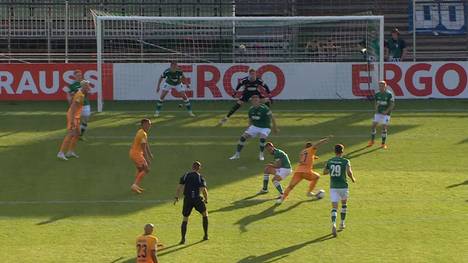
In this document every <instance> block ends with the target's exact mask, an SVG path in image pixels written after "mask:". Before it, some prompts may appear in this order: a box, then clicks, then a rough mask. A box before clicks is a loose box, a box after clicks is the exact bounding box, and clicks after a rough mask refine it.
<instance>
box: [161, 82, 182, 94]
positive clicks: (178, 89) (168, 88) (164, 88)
mask: <svg viewBox="0 0 468 263" xmlns="http://www.w3.org/2000/svg"><path fill="white" fill-rule="evenodd" d="M161 89H162V90H165V91H170V90H171V89H176V90H177V92H184V91H185V85H184V84H182V83H180V84H179V85H171V84H169V83H167V82H164V84H163V85H162V87H161Z"/></svg>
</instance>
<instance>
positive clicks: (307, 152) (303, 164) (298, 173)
mask: <svg viewBox="0 0 468 263" xmlns="http://www.w3.org/2000/svg"><path fill="white" fill-rule="evenodd" d="M332 137H333V135H329V136H327V137H324V138H322V139H320V140H318V141H316V142H307V143H306V145H305V148H304V149H303V150H302V151H301V154H300V156H299V165H298V166H297V167H296V169H295V170H294V175H293V178H292V179H291V181H290V182H289V185H288V187H286V190H285V191H284V194H283V197H282V198H281V199H280V200H278V203H281V202H283V201H284V200H286V198H287V197H288V196H289V193H290V192H291V191H292V190H293V189H294V187H296V185H297V184H298V183H300V182H301V181H302V179H305V180H307V181H309V182H310V183H309V189H308V190H307V196H309V197H312V196H316V195H315V193H313V192H312V191H313V190H314V188H315V186H316V185H317V182H318V180H319V179H320V174H319V173H317V172H315V171H313V170H312V168H313V165H314V160H315V159H318V157H317V156H316V155H315V154H316V152H317V150H318V148H319V147H320V146H322V145H323V144H325V143H328V141H329V140H330V138H332Z"/></svg>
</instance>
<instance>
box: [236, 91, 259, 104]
mask: <svg viewBox="0 0 468 263" xmlns="http://www.w3.org/2000/svg"><path fill="white" fill-rule="evenodd" d="M253 95H257V96H259V97H260V99H263V98H264V96H263V95H262V93H260V92H259V91H258V90H255V91H244V92H242V96H241V97H240V98H239V99H240V100H241V101H243V102H248V101H249V100H250V97H252V96H253Z"/></svg>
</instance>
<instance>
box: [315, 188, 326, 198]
mask: <svg viewBox="0 0 468 263" xmlns="http://www.w3.org/2000/svg"><path fill="white" fill-rule="evenodd" d="M315 196H316V197H317V199H322V198H324V197H325V190H323V189H320V190H319V191H318V193H317V194H316V195H315Z"/></svg>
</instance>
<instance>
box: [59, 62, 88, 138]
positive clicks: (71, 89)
mask: <svg viewBox="0 0 468 263" xmlns="http://www.w3.org/2000/svg"><path fill="white" fill-rule="evenodd" d="M73 76H74V78H75V81H74V82H73V83H71V84H70V85H69V86H68V89H65V91H66V92H67V100H68V103H69V104H71V99H72V97H73V95H74V94H75V93H76V92H77V91H78V90H79V89H81V81H83V80H84V79H83V72H82V71H81V70H79V69H76V70H75V71H74V72H73ZM90 116H91V103H90V102H89V98H88V93H86V95H85V98H84V101H83V110H82V111H81V123H80V140H84V137H83V134H84V133H85V131H86V130H87V129H88V121H89V118H90Z"/></svg>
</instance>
